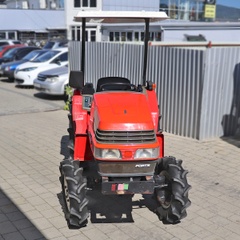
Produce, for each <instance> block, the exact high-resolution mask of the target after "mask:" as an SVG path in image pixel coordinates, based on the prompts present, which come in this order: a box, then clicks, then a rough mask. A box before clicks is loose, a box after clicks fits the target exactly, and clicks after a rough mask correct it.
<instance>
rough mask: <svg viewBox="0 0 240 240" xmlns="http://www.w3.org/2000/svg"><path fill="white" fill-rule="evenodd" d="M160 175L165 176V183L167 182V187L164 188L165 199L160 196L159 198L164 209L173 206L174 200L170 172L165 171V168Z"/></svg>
mask: <svg viewBox="0 0 240 240" xmlns="http://www.w3.org/2000/svg"><path fill="white" fill-rule="evenodd" d="M159 175H161V176H164V177H165V183H166V184H167V187H166V188H164V189H163V190H164V200H163V199H162V198H161V200H159V198H158V201H159V202H160V204H161V206H162V207H163V208H164V209H167V208H169V207H170V206H171V202H172V199H171V192H172V187H171V178H170V176H169V174H168V172H167V171H165V170H163V171H162V172H161V173H160V174H159ZM162 200H163V201H162Z"/></svg>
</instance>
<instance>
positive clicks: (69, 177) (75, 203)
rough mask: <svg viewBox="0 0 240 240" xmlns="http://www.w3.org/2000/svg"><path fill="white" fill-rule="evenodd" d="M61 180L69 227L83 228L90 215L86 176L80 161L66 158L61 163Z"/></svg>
mask: <svg viewBox="0 0 240 240" xmlns="http://www.w3.org/2000/svg"><path fill="white" fill-rule="evenodd" d="M60 172H61V177H60V182H61V185H62V193H63V197H64V207H65V218H66V220H67V222H68V226H69V228H81V227H84V226H86V225H87V219H88V216H89V213H88V209H87V204H88V199H87V198H86V186H87V181H86V178H85V177H83V175H82V172H83V169H82V168H80V167H79V162H78V161H74V160H71V159H65V160H63V161H62V162H61V164H60Z"/></svg>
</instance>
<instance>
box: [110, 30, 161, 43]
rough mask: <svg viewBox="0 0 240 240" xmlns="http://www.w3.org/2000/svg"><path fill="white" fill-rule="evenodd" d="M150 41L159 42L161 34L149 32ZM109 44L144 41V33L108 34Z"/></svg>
mask: <svg viewBox="0 0 240 240" xmlns="http://www.w3.org/2000/svg"><path fill="white" fill-rule="evenodd" d="M149 40H150V41H161V32H150V35H149ZM109 41H110V42H132V41H135V42H140V41H144V32H109Z"/></svg>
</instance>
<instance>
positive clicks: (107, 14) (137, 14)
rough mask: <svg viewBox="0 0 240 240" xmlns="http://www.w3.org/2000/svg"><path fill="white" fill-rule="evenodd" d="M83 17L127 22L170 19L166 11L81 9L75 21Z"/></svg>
mask: <svg viewBox="0 0 240 240" xmlns="http://www.w3.org/2000/svg"><path fill="white" fill-rule="evenodd" d="M83 18H85V19H86V21H87V22H92V23H96V22H99V23H125V22H143V21H144V20H146V19H149V21H150V22H156V21H161V20H165V19H168V16H167V14H166V13H165V12H148V11H79V12H78V13H77V16H75V17H74V21H76V22H81V21H82V19H83Z"/></svg>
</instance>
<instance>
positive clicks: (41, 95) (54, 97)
mask: <svg viewBox="0 0 240 240" xmlns="http://www.w3.org/2000/svg"><path fill="white" fill-rule="evenodd" d="M33 96H34V97H36V98H40V99H45V100H53V101H57V100H59V101H63V100H64V101H65V100H66V97H64V96H61V95H49V94H45V93H41V92H39V93H35V94H33Z"/></svg>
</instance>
